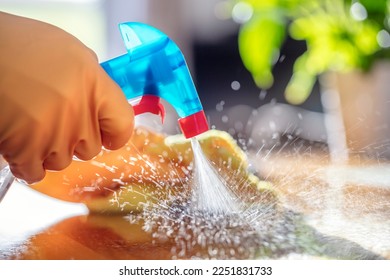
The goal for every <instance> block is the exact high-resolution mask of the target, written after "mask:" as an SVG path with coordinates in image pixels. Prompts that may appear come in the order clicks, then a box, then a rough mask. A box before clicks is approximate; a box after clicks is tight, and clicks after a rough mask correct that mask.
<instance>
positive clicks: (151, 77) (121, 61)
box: [101, 22, 209, 138]
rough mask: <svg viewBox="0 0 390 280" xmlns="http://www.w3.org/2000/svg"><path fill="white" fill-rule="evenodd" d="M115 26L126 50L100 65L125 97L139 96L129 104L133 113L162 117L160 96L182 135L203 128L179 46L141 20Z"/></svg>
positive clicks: (204, 123)
mask: <svg viewBox="0 0 390 280" xmlns="http://www.w3.org/2000/svg"><path fill="white" fill-rule="evenodd" d="M119 29H120V32H121V34H122V38H123V40H124V43H125V46H126V49H127V52H128V53H127V54H124V55H122V56H119V57H116V58H113V59H111V60H109V61H106V62H103V63H102V64H101V66H102V67H103V69H104V70H105V71H106V72H107V74H108V75H109V76H110V77H111V78H112V79H113V80H114V81H115V82H116V83H117V84H118V85H119V86H120V87H121V89H122V91H123V92H124V94H125V96H126V98H127V99H128V100H130V99H134V98H136V97H141V99H140V102H139V103H138V104H136V105H134V106H133V108H134V112H135V114H136V115H138V114H142V113H146V112H150V113H153V114H159V115H160V116H161V118H162V120H163V119H164V115H165V110H164V107H163V105H162V104H161V103H160V98H163V99H164V100H166V101H167V102H169V103H170V104H171V105H172V106H173V108H174V109H175V110H176V112H177V114H178V115H179V117H180V118H179V120H178V122H179V126H180V129H181V131H182V132H183V134H184V136H185V137H186V138H191V137H194V136H197V135H199V134H201V133H203V132H205V131H207V130H208V129H209V126H208V123H207V119H206V116H205V113H204V111H203V108H202V104H201V102H200V100H199V96H198V93H197V91H196V89H195V86H194V83H193V81H192V78H191V75H190V72H189V70H188V67H187V64H186V62H185V59H184V56H183V54H182V52H181V51H180V49H179V47H178V46H177V45H176V44H175V43H174V42H173V41H172V40H171V39H170V38H168V36H167V35H166V34H164V33H163V32H161V31H159V30H157V29H156V28H154V27H151V26H149V25H146V24H143V23H139V22H127V23H122V24H120V25H119Z"/></svg>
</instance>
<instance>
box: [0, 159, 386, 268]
mask: <svg viewBox="0 0 390 280" xmlns="http://www.w3.org/2000/svg"><path fill="white" fill-rule="evenodd" d="M250 160H251V162H252V164H253V167H255V169H256V170H258V174H259V176H261V177H262V178H263V179H267V180H268V181H270V182H272V183H273V184H274V187H275V189H276V190H277V192H278V195H279V198H280V201H281V203H282V205H283V206H284V207H285V208H287V209H290V210H291V211H294V212H295V213H299V215H301V216H302V217H304V221H305V224H306V225H307V226H308V227H310V228H312V229H314V230H315V232H317V233H320V234H321V235H322V236H325V237H329V236H331V237H332V238H333V239H326V238H324V239H323V240H325V241H324V244H326V243H327V242H328V243H329V244H330V247H329V248H330V249H329V248H328V249H327V257H326V258H358V259H359V258H385V259H390V165H388V164H378V163H374V162H358V163H351V164H349V165H337V166H335V165H330V164H329V161H328V158H327V157H326V156H323V155H315V153H311V154H310V155H308V156H300V157H296V156H294V157H293V156H288V155H282V154H276V155H272V154H269V155H267V157H264V156H262V157H260V156H255V155H254V156H252V157H251V158H250ZM172 240H173V239H167V240H166V241H156V240H155V239H154V238H153V235H152V233H147V232H145V231H144V229H143V223H142V222H140V223H136V224H134V223H133V224H131V223H129V221H127V220H126V219H124V218H123V217H122V216H94V215H88V211H87V210H86V208H85V207H83V206H82V205H79V204H70V203H64V202H61V201H57V200H53V199H50V198H47V197H45V196H43V195H41V194H39V193H36V192H34V191H32V190H30V189H29V188H27V187H25V186H23V185H20V184H18V183H14V185H13V187H12V188H11V190H10V192H9V193H8V195H7V196H6V198H5V199H4V201H3V202H2V204H0V259H139V260H141V259H172V258H173V257H175V255H174V253H173V251H172V248H173V246H174V244H173V243H172ZM351 244H353V245H351ZM343 246H344V247H343ZM349 246H352V247H354V248H355V249H356V248H359V249H358V250H360V251H361V252H363V253H361V254H360V255H359V254H357V255H356V254H355V255H353V256H352V255H348V254H349V253H348V252H349V251H352V250H351V248H350V247H349ZM332 248H333V249H334V248H337V249H334V250H344V251H342V252H338V253H337V252H333V251H332V250H333V249H332ZM340 248H344V249H340ZM332 252H333V254H332ZM176 257H177V256H176ZM190 257H191V256H190V255H184V256H182V258H190ZM258 257H259V258H261V257H262V256H261V255H260V256H258ZM271 257H272V256H271ZM306 257H314V258H318V257H320V258H321V256H310V254H309V256H308V255H307V254H305V253H302V252H296V254H294V252H290V253H289V254H288V256H278V257H277V258H306ZM237 258H240V256H237Z"/></svg>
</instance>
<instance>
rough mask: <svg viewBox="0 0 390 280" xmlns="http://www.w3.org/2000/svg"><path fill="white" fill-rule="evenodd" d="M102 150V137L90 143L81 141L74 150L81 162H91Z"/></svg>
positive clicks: (91, 140)
mask: <svg viewBox="0 0 390 280" xmlns="http://www.w3.org/2000/svg"><path fill="white" fill-rule="evenodd" d="M101 150H102V143H101V141H100V137H95V138H94V139H90V140H89V141H85V140H80V141H79V142H78V143H77V145H76V147H75V149H74V155H75V156H76V157H77V158H79V159H81V160H90V159H92V158H94V157H95V156H97V155H98V154H99V153H100V151H101Z"/></svg>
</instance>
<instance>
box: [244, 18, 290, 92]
mask: <svg viewBox="0 0 390 280" xmlns="http://www.w3.org/2000/svg"><path fill="white" fill-rule="evenodd" d="M284 38H285V23H284V21H283V19H282V17H280V16H278V15H277V14H275V13H274V14H271V13H264V14H263V13H262V14H257V15H256V16H255V17H253V18H252V19H251V20H250V21H249V22H247V23H246V24H245V25H243V26H242V27H241V29H240V32H239V38H238V44H239V51H240V56H241V58H242V61H243V63H244V65H245V67H246V68H247V69H248V71H249V72H250V73H251V74H252V76H253V78H254V80H255V83H256V85H257V86H258V87H261V88H269V87H270V86H272V84H273V75H272V66H273V64H274V61H275V59H277V56H278V55H279V53H280V46H281V45H282V43H283V41H284Z"/></svg>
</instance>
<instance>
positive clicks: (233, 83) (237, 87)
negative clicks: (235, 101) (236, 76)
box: [230, 81, 241, 91]
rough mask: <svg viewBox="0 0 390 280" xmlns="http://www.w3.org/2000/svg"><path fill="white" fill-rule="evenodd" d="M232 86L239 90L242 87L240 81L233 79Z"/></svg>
mask: <svg viewBox="0 0 390 280" xmlns="http://www.w3.org/2000/svg"><path fill="white" fill-rule="evenodd" d="M230 86H231V87H232V89H233V90H235V91H237V90H239V89H240V88H241V84H240V82H239V81H233V82H232V83H231V84H230Z"/></svg>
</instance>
